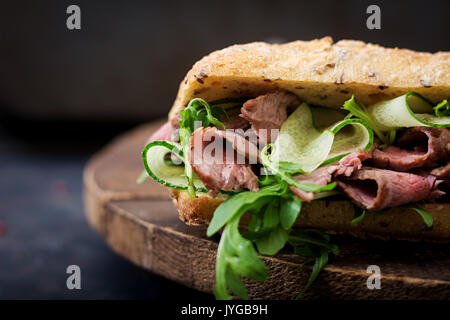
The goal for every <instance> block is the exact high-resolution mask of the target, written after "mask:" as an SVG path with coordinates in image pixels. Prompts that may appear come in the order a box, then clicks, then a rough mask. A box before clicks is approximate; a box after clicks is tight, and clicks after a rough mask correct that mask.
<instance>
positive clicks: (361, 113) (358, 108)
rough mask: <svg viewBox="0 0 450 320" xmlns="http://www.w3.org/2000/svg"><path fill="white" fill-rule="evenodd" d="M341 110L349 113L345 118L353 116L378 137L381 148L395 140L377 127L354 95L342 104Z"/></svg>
mask: <svg viewBox="0 0 450 320" xmlns="http://www.w3.org/2000/svg"><path fill="white" fill-rule="evenodd" d="M342 109H344V110H347V111H348V112H350V113H349V114H348V115H347V117H346V118H347V119H349V118H351V117H352V116H354V117H357V118H359V119H361V120H362V121H364V122H365V123H367V124H368V125H369V127H370V128H371V129H372V130H373V132H375V134H376V135H377V136H378V138H380V140H381V141H382V142H383V143H384V144H383V147H386V146H388V145H389V144H390V141H391V140H393V139H392V137H393V138H394V139H395V134H393V133H389V135H386V134H385V133H383V131H382V130H380V129H379V128H378V127H377V125H376V124H375V121H373V119H372V117H371V116H370V113H369V111H368V110H367V108H366V107H365V106H364V105H363V104H362V103H358V102H357V101H356V99H355V96H354V95H352V97H351V99H349V100H347V101H345V102H344V105H343V107H342ZM390 138H391V139H390Z"/></svg>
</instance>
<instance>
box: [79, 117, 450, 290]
mask: <svg viewBox="0 0 450 320" xmlns="http://www.w3.org/2000/svg"><path fill="white" fill-rule="evenodd" d="M161 124H162V122H161V121H157V122H153V123H150V124H146V125H142V126H140V127H138V128H136V129H134V130H132V131H130V132H128V133H126V134H124V135H122V136H120V137H119V138H117V139H115V140H114V141H112V142H111V143H110V144H109V145H107V146H106V147H105V148H104V149H103V150H101V151H100V152H98V153H97V154H96V155H95V156H94V157H93V158H92V159H91V160H90V161H89V163H88V164H87V166H86V168H85V171H84V202H85V209H86V216H87V219H88V221H89V223H90V224H91V226H92V227H93V228H94V229H95V230H96V231H97V232H98V233H99V234H100V235H101V236H102V237H103V238H104V239H105V241H106V243H107V244H108V245H109V246H110V247H111V249H112V250H114V251H115V252H116V253H117V254H119V255H121V256H123V257H125V258H126V259H128V260H129V261H131V262H133V263H134V264H136V265H138V266H141V267H143V268H145V269H148V270H149V271H151V272H154V273H157V274H159V275H162V276H164V277H166V278H168V279H171V280H173V281H176V282H178V283H182V284H184V285H186V286H188V287H191V288H194V289H197V290H201V291H204V292H210V293H213V290H214V277H215V275H214V269H215V257H216V249H217V244H218V240H219V238H218V237H213V238H207V237H206V234H205V230H201V229H198V228H194V227H188V226H186V225H185V224H184V223H182V222H181V221H180V220H179V219H178V213H177V211H176V209H175V208H174V207H173V205H172V202H171V200H170V198H169V193H168V191H167V189H166V188H164V187H162V186H161V185H159V184H157V183H156V182H154V181H153V180H151V179H147V180H146V181H145V182H144V183H143V184H141V185H138V184H136V178H137V177H138V176H139V174H140V173H141V172H142V170H143V164H142V160H141V151H142V149H143V147H144V145H145V142H146V140H147V138H148V137H149V136H150V135H151V134H152V132H154V131H155V130H156V129H157V128H158V127H159V126H160V125H161ZM337 241H338V244H339V247H340V249H341V254H340V255H339V257H337V258H336V259H335V260H334V261H333V263H331V264H329V265H327V266H326V267H325V269H324V270H323V271H322V273H321V274H320V276H319V278H318V279H317V280H316V282H315V283H314V285H313V286H312V287H311V288H310V289H309V290H308V292H307V293H306V294H305V295H304V299H317V298H319V299H450V250H449V246H448V245H445V244H428V243H408V242H402V241H389V242H387V241H360V240H354V239H345V238H338V239H337ZM264 261H265V263H266V265H267V267H268V270H269V274H270V276H269V279H268V281H266V282H264V283H260V282H255V281H246V282H245V283H246V285H247V288H248V290H249V294H250V297H251V298H253V299H293V298H294V297H295V296H296V295H297V293H298V292H299V291H300V289H301V288H302V287H303V286H304V285H305V283H306V281H307V279H308V276H309V270H305V272H303V273H302V272H300V271H299V269H300V266H301V264H302V263H303V262H304V261H305V260H304V259H303V258H301V257H298V256H295V255H293V254H290V253H289V252H288V251H286V252H283V253H280V254H277V255H276V256H274V257H264ZM370 265H377V266H379V267H380V269H381V289H373V290H370V289H368V287H367V280H368V277H369V276H371V274H370V273H367V268H368V267H369V266H370Z"/></svg>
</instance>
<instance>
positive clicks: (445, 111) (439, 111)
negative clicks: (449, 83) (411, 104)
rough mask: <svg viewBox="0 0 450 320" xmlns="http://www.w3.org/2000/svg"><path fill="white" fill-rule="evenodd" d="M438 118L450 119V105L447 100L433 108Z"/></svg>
mask: <svg viewBox="0 0 450 320" xmlns="http://www.w3.org/2000/svg"><path fill="white" fill-rule="evenodd" d="M433 111H434V114H435V115H436V117H448V116H450V103H449V102H448V101H447V100H443V101H441V102H440V103H438V104H437V105H436V106H435V107H433Z"/></svg>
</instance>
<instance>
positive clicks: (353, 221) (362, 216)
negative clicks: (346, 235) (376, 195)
mask: <svg viewBox="0 0 450 320" xmlns="http://www.w3.org/2000/svg"><path fill="white" fill-rule="evenodd" d="M365 215H366V210H363V212H362V213H361V215H359V216H358V217H356V218H355V219H353V220H352V221H351V222H350V224H351V225H352V227H353V226H355V225H357V224H358V223H360V222H361V221H362V219H364V217H365Z"/></svg>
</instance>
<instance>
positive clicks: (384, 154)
mask: <svg viewBox="0 0 450 320" xmlns="http://www.w3.org/2000/svg"><path fill="white" fill-rule="evenodd" d="M449 148H450V131H449V130H447V129H445V128H432V127H415V128H411V129H408V130H407V131H405V132H404V133H403V135H401V136H400V137H399V138H398V139H397V141H396V146H390V147H388V148H386V149H385V150H379V149H376V150H374V152H373V154H372V163H373V165H374V166H376V167H378V168H389V169H393V170H396V171H405V172H406V171H409V170H410V169H412V168H421V167H425V168H433V167H436V166H439V165H440V164H446V163H448V162H449V160H450V152H449Z"/></svg>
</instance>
